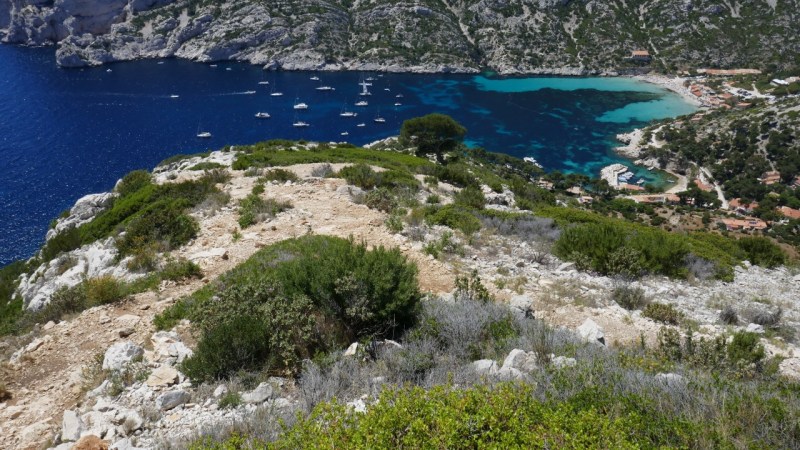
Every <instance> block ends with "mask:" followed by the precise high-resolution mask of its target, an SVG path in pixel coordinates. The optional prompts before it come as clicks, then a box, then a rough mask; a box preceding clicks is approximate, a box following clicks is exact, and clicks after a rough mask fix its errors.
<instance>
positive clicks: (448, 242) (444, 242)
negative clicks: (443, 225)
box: [422, 231, 464, 259]
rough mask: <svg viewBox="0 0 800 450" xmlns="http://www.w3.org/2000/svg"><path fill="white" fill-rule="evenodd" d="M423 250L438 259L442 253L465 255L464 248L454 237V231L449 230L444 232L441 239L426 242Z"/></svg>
mask: <svg viewBox="0 0 800 450" xmlns="http://www.w3.org/2000/svg"><path fill="white" fill-rule="evenodd" d="M422 250H423V251H424V252H425V253H426V254H428V255H431V256H433V257H434V258H436V259H439V256H441V255H442V254H447V255H459V256H464V248H463V247H462V246H461V244H459V243H458V241H456V240H455V239H453V233H451V232H449V231H445V232H444V233H442V235H441V236H440V237H439V239H436V240H433V241H431V242H428V243H427V244H425V246H424V247H423V249H422Z"/></svg>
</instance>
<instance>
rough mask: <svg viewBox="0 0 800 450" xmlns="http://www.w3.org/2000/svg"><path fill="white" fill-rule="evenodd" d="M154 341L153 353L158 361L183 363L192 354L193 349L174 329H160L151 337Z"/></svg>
mask: <svg viewBox="0 0 800 450" xmlns="http://www.w3.org/2000/svg"><path fill="white" fill-rule="evenodd" d="M150 341H151V342H152V343H153V353H154V355H155V361H156V362H162V363H166V364H169V365H171V366H172V365H175V364H180V363H182V362H183V361H184V360H185V359H186V358H188V357H190V356H192V354H193V352H192V350H191V349H190V348H189V347H187V346H186V345H185V344H184V343H183V342H181V339H180V337H179V336H178V334H177V333H175V332H173V331H159V332H156V333H154V334H153V336H152V337H151V338H150Z"/></svg>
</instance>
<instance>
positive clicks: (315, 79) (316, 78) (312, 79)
mask: <svg viewBox="0 0 800 450" xmlns="http://www.w3.org/2000/svg"><path fill="white" fill-rule="evenodd" d="M309 80H311V81H319V77H318V76H316V75H314V76H313V77H311V78H309Z"/></svg>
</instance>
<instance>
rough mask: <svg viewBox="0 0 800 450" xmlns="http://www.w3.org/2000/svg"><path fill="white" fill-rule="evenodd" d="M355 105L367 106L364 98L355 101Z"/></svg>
mask: <svg viewBox="0 0 800 450" xmlns="http://www.w3.org/2000/svg"><path fill="white" fill-rule="evenodd" d="M356 106H369V103H367V101H366V100H361V101H360V102H356Z"/></svg>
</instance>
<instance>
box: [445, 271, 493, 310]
mask: <svg viewBox="0 0 800 450" xmlns="http://www.w3.org/2000/svg"><path fill="white" fill-rule="evenodd" d="M455 285H456V289H455V291H454V292H453V299H454V300H455V301H459V302H464V301H470V302H492V301H494V297H493V296H492V294H491V293H489V290H488V289H486V286H484V285H483V283H482V282H481V278H480V277H479V276H478V271H477V270H473V271H472V274H470V276H469V277H466V276H459V277H456V282H455Z"/></svg>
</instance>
